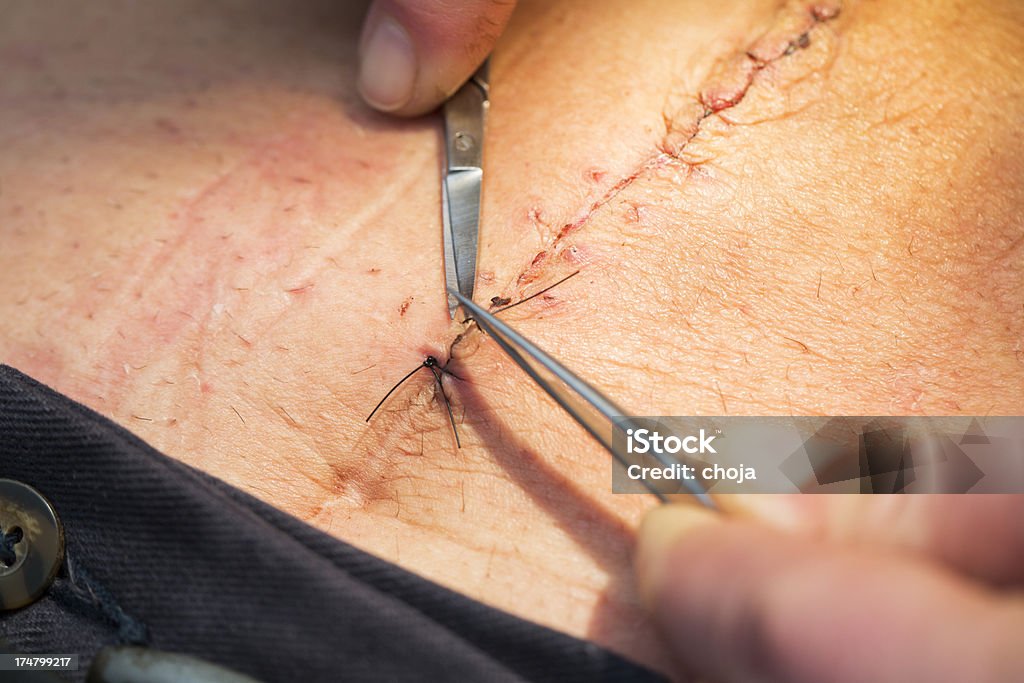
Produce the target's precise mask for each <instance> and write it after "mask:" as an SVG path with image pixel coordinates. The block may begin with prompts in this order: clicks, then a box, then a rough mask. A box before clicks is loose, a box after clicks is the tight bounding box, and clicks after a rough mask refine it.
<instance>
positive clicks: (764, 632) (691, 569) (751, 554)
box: [637, 506, 1024, 683]
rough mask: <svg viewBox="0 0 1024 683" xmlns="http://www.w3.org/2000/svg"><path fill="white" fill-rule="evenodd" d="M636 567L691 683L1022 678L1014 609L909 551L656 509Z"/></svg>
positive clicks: (1021, 616)
mask: <svg viewBox="0 0 1024 683" xmlns="http://www.w3.org/2000/svg"><path fill="white" fill-rule="evenodd" d="M637 550H638V557H637V565H638V566H637V570H638V573H639V579H640V590H641V594H642V595H643V596H644V597H645V599H646V601H647V602H648V604H649V605H650V606H651V611H652V612H653V616H654V619H655V621H656V622H657V623H658V624H659V625H660V626H661V627H662V629H663V631H664V633H665V636H666V639H667V642H668V644H669V646H670V648H671V649H672V651H673V654H675V655H676V657H677V658H678V659H679V660H680V662H681V664H682V665H683V666H684V668H685V670H686V671H687V672H688V673H691V674H696V675H697V676H698V677H701V678H699V679H700V680H703V679H707V680H715V681H722V682H723V683H728V682H732V681H745V682H748V681H758V682H764V683H767V682H772V683H774V682H782V681H786V682H788V683H810V682H812V681H814V682H817V681H833V682H834V683H862V682H863V681H874V682H876V683H880V682H882V681H901V682H902V681H933V682H934V683H946V682H949V683H952V682H953V681H978V682H983V681H984V682H986V683H987V682H994V681H1010V680H1024V654H1022V653H1021V651H1020V645H1019V643H1018V642H1015V641H1017V640H1018V638H1019V636H1018V635H1017V634H1019V633H1020V632H1021V630H1022V629H1024V606H1022V604H1021V599H1020V598H1019V597H1016V598H1015V597H1012V594H999V593H995V592H993V591H990V590H988V589H985V588H981V587H979V586H978V585H976V584H973V583H970V582H968V581H965V580H962V579H960V577H957V576H956V575H954V574H952V573H950V572H948V571H947V570H945V569H944V568H942V567H940V566H938V565H931V564H926V563H924V562H922V561H920V559H918V558H915V557H913V556H911V555H909V554H899V553H896V552H893V551H892V550H891V549H890V550H884V549H875V548H872V547H870V546H864V545H861V546H857V547H852V546H851V547H846V546H841V545H835V544H833V545H829V544H826V543H822V542H815V541H813V540H811V539H807V538H803V537H798V536H793V535H788V534H784V533H781V532H777V531H772V530H770V529H767V528H763V527H759V526H757V525H755V524H750V523H744V522H738V521H730V520H723V519H722V518H719V517H717V516H714V515H712V514H711V513H708V512H707V511H704V510H698V509H691V508H685V507H682V506H663V507H661V508H659V509H656V510H654V511H653V512H651V513H650V514H649V515H648V517H647V519H646V520H645V521H644V525H643V527H642V528H641V531H640V537H639V541H638V549H637Z"/></svg>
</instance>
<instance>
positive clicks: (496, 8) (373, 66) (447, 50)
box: [359, 0, 516, 116]
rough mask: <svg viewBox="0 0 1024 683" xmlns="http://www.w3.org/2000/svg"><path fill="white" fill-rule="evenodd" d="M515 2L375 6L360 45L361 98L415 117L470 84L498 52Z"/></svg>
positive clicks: (383, 2) (420, 0)
mask: <svg viewBox="0 0 1024 683" xmlns="http://www.w3.org/2000/svg"><path fill="white" fill-rule="evenodd" d="M515 5H516V3H515V0H375V2H374V3H373V5H372V6H371V7H370V11H369V13H368V14H367V15H366V22H365V23H364V24H363V35H362V38H361V39H360V43H359V92H360V93H362V96H363V99H365V100H366V101H367V102H368V103H369V104H370V105H371V106H373V107H375V108H377V109H379V110H381V111H386V112H389V113H392V114H398V115H401V116H413V115H416V114H422V113H424V112H427V111H430V110H431V109H433V108H434V107H436V106H437V105H438V104H440V103H441V102H443V101H444V100H445V99H446V98H447V97H448V96H449V95H451V94H452V93H453V92H455V90H456V89H457V88H458V87H459V86H460V85H462V84H463V83H464V82H465V81H466V79H468V78H469V77H470V76H471V75H472V74H473V72H474V71H476V69H477V67H479V66H480V64H481V63H482V62H483V60H484V58H485V57H487V55H488V54H489V53H490V51H491V49H492V48H493V47H494V43H495V42H496V41H497V40H498V37H499V36H500V35H501V33H502V31H504V30H505V25H506V24H507V23H508V19H509V17H510V16H511V14H512V10H513V9H514V8H515Z"/></svg>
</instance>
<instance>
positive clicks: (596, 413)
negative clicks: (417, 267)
mask: <svg viewBox="0 0 1024 683" xmlns="http://www.w3.org/2000/svg"><path fill="white" fill-rule="evenodd" d="M448 293H449V295H450V296H451V297H453V298H455V299H456V300H457V301H458V302H459V303H460V304H462V307H463V308H464V309H465V310H466V311H467V312H468V313H469V317H471V318H472V319H473V320H474V321H475V322H476V324H477V325H479V326H480V329H482V330H483V331H484V332H486V333H487V334H488V335H489V336H490V337H491V338H492V339H494V341H496V342H497V343H498V346H500V347H501V348H502V349H503V350H504V351H505V353H507V354H508V355H509V356H510V357H511V358H512V360H514V361H515V362H516V364H517V365H518V366H519V367H521V368H522V369H523V370H524V371H525V372H526V374H527V375H529V376H530V378H531V379H533V381H534V382H536V383H537V385H538V386H539V387H540V388H541V389H543V390H544V391H545V392H547V394H548V395H549V396H551V398H553V399H555V401H556V402H557V403H558V405H560V406H561V407H562V408H563V409H564V410H565V411H566V412H567V413H569V415H571V416H572V417H573V419H575V420H576V421H577V422H578V423H580V424H581V425H582V426H583V428H584V429H586V430H587V431H588V432H590V434H591V436H593V437H594V438H595V439H597V441H598V442H599V443H600V444H601V445H602V446H604V447H605V448H606V449H607V450H608V452H609V453H611V454H612V457H614V458H615V459H616V460H617V461H618V462H619V463H620V464H622V465H623V466H628V465H629V464H630V463H629V461H628V460H627V458H626V454H625V452H624V448H623V447H622V446H621V445H620V444H619V443H617V442H616V440H615V439H614V438H613V434H614V428H615V427H616V426H618V427H619V428H620V429H622V430H623V431H625V430H627V429H629V428H630V427H631V425H634V424H636V423H635V422H634V421H633V418H631V417H629V416H628V415H626V413H624V412H623V411H622V409H620V408H619V407H618V406H617V405H615V403H613V402H612V400H611V399H609V398H608V397H606V396H605V395H604V394H602V393H601V392H600V391H598V390H597V389H595V388H594V387H592V386H590V384H588V383H587V382H585V381H583V380H582V379H580V378H579V377H578V376H576V375H575V374H574V373H573V372H572V371H570V370H569V369H568V368H566V367H565V366H564V365H562V364H561V363H559V362H558V361H556V360H555V359H554V358H552V357H551V356H550V355H548V354H547V353H545V352H544V351H543V350H541V349H540V348H539V347H538V346H537V345H536V344H534V343H533V342H531V341H529V340H528V339H526V338H525V337H523V336H522V335H521V334H519V333H518V332H516V331H515V330H513V329H512V328H511V327H509V326H508V325H507V324H506V323H504V322H503V321H501V320H499V319H498V318H496V317H495V316H494V315H492V314H491V313H489V312H487V311H486V310H484V309H483V308H482V307H480V306H478V305H477V304H475V303H473V301H472V300H470V299H469V298H468V297H466V296H464V295H463V294H462V293H461V292H458V291H456V290H454V289H451V288H449V290H448ZM620 441H621V440H620ZM653 455H654V457H656V458H657V459H658V460H659V461H660V462H661V464H662V465H665V466H667V467H671V466H672V465H673V464H675V463H673V462H672V460H671V458H670V457H669V456H668V455H666V454H662V453H654V454H653ZM640 481H641V482H642V483H643V484H644V486H645V487H646V488H647V490H648V491H650V492H651V493H652V494H654V495H655V496H657V497H658V499H659V500H661V501H662V502H667V500H668V499H667V498H666V496H665V494H664V493H662V492H661V491H660V490H659V489H658V488H657V487H656V486H654V485H653V484H652V483H650V482H649V481H647V479H641V480H640ZM681 483H682V484H683V485H684V486H686V488H687V489H688V490H689V493H691V494H692V495H693V496H695V497H696V498H697V500H699V501H700V502H701V503H703V504H704V505H705V506H706V507H709V508H712V509H717V506H716V505H715V503H714V501H713V500H712V499H711V496H710V495H709V494H708V492H707V491H706V490H705V489H704V487H703V486H702V485H701V484H700V483H699V482H698V481H696V480H686V479H684V480H682V482H681Z"/></svg>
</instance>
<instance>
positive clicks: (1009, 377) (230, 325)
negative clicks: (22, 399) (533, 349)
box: [0, 0, 1024, 673]
mask: <svg viewBox="0 0 1024 683" xmlns="http://www.w3.org/2000/svg"><path fill="white" fill-rule="evenodd" d="M364 10H365V7H364V6H362V5H348V4H345V3H338V2H327V1H326V0H325V1H322V2H306V3H299V4H296V3H291V2H287V3H286V2H279V3H278V2H266V3H259V4H256V5H252V6H249V5H241V4H236V3H231V2H180V3H173V4H171V3H119V2H113V1H111V2H97V3H70V2H67V3H16V2H12V3H9V4H7V5H6V6H5V7H4V8H3V16H5V21H4V22H3V24H2V25H0V64H2V65H3V66H4V71H5V77H4V79H3V80H2V82H0V149H2V150H3V152H2V153H0V235H2V238H3V250H2V252H0V265H2V268H0V292H2V293H3V296H2V297H0V359H2V360H3V361H4V362H6V363H8V364H10V365H13V366H14V367H17V368H19V369H21V370H23V371H24V372H27V373H28V374H30V375H33V376H34V377H36V378H38V379H39V380H41V381H43V382H46V383H48V384H50V385H51V386H53V387H54V388H56V389H58V390H60V391H62V392H64V393H66V394H68V395H70V396H71V397H72V398H74V399H76V400H79V401H81V402H83V403H84V404H86V405H88V406H90V407H91V408H93V409H95V410H97V411H99V412H100V413H102V414H104V415H106V416H108V417H110V418H111V419H113V420H115V421H116V422H118V423H120V424H122V425H124V426H125V427H127V428H128V429H130V430H132V431H133V432H135V433H136V434H138V435H139V436H141V437H142V438H144V439H145V440H147V441H148V442H149V443H151V444H152V445H153V446H155V447H156V448H158V449H160V450H162V451H163V452H165V453H167V454H168V455H170V456H171V457H174V458H177V459H180V460H182V461H183V462H186V463H188V464H190V465H193V466H195V467H198V468H200V469H202V470H205V471H207V472H209V473H211V474H213V475H215V476H218V477H220V478H222V479H224V480H226V481H228V482H229V483H231V484H233V485H235V486H238V487H240V488H242V489H243V490H246V491H248V492H250V493H252V494H253V495H255V496H257V497H259V498H261V499H263V500H265V501H267V502H269V503H271V504H273V505H275V506H277V507H279V508H281V509H283V510H285V511H287V512H289V513H291V514H294V515H297V516H298V517H300V518H302V519H304V520H307V521H308V522H309V523H311V524H313V525H314V526H317V527H319V528H321V529H323V530H324V531H327V532H328V533H331V534H333V535H335V536H337V537H338V538H341V539H343V540H346V541H348V542H351V543H353V544H355V545H357V546H359V547H361V548H364V549H366V550H368V551H370V552H373V553H375V554H377V555H380V556H381V557H384V558H386V559H388V560H391V561H394V562H397V563H398V564H400V565H402V566H405V567H407V568H409V569H411V570H413V571H416V572H418V573H421V574H423V575H425V576H427V577H429V578H431V579H433V580H436V581H438V582H440V583H442V584H444V585H446V586H450V587H452V588H455V589H456V590H459V591H461V592H464V593H466V594H468V595H470V596H472V597H474V598H477V599H480V600H483V601H484V602H487V603H489V604H492V605H495V606H497V607H500V608H502V609H506V610H509V611H511V612H513V613H515V614H518V615H521V616H523V617H526V618H529V619H532V620H535V621H538V622H540V623H543V624H547V625H550V626H553V627H555V628H558V629H561V630H564V631H567V632H570V633H573V634H576V635H580V636H585V637H588V638H591V639H593V640H595V641H597V642H598V643H601V644H602V645H605V646H608V647H611V648H613V649H615V650H617V651H619V652H622V653H625V654H626V655H628V656H630V657H631V658H633V659H636V660H638V661H640V662H643V663H646V664H648V665H650V666H653V667H656V668H658V669H660V670H662V671H666V672H669V673H673V672H674V669H673V664H672V661H671V658H670V657H669V656H668V655H666V653H665V652H664V651H663V648H662V647H661V645H660V643H659V640H658V637H657V635H656V634H655V633H654V632H653V629H651V628H650V626H649V625H648V622H647V620H646V617H645V616H644V613H643V610H642V609H641V608H640V606H639V600H638V598H637V596H636V593H635V589H634V588H633V583H632V578H631V572H630V561H631V557H630V554H631V546H632V543H633V538H634V529H635V528H636V525H637V523H638V521H639V519H640V517H641V515H642V513H643V512H644V511H645V510H646V509H647V508H649V507H650V506H651V505H652V504H653V503H652V501H651V500H650V499H649V498H648V497H646V496H614V495H612V494H611V493H610V492H609V489H610V471H611V469H610V463H609V459H608V457H607V455H606V454H604V453H603V452H602V451H601V450H600V449H599V448H597V447H596V446H595V445H593V444H592V443H591V442H590V441H589V440H588V438H587V436H586V435H585V433H584V432H583V431H582V429H581V428H579V427H577V426H576V425H575V424H574V423H573V422H572V421H571V420H570V419H569V418H567V417H566V416H565V415H564V414H563V413H562V412H561V411H559V410H557V409H556V408H555V406H554V404H553V403H552V402H551V401H550V400H548V399H547V398H546V397H545V396H543V395H542V394H540V393H539V392H538V390H536V389H535V388H534V387H533V386H532V385H530V384H529V383H528V382H527V381H526V380H525V377H524V376H523V375H522V373H521V372H520V371H519V370H518V369H517V368H515V367H514V366H513V365H512V364H511V362H509V361H507V360H506V359H505V358H504V357H503V355H502V353H501V352H500V351H499V350H498V349H497V347H496V346H495V345H494V344H493V343H492V342H490V341H489V340H487V339H486V338H484V337H483V336H482V335H481V334H480V332H479V331H478V330H476V329H475V328H474V327H473V326H472V325H465V324H461V323H452V322H450V321H449V320H448V317H447V310H446V305H445V300H444V297H443V295H442V287H443V281H444V279H443V273H442V270H441V263H442V259H441V242H440V206H439V201H440V190H439V173H440V168H441V148H440V124H439V120H438V119H437V118H436V117H427V118H424V119H419V120H414V121H396V120H392V119H389V118H387V117H384V116H382V115H379V114H375V113H372V112H371V111H370V110H369V109H368V108H367V107H366V106H365V105H363V104H361V102H360V101H359V99H358V96H357V94H356V90H355V68H356V65H355V62H356V50H357V39H358V27H359V21H360V19H361V17H362V13H363V11H364ZM1022 45H1024V11H1022V8H1021V6H1020V4H1019V3H1015V2H1013V0H1006V1H1004V2H1000V1H996V0H992V1H989V2H977V3H974V2H972V3H967V2H959V3H958V2H952V1H949V2H927V1H924V0H918V1H914V2H867V1H865V2H844V3H842V4H840V3H838V2H820V3H808V2H774V1H772V2H769V1H766V0H764V1H757V2H746V1H740V0H735V1H726V2H718V3H712V4H711V5H709V4H708V3H703V2H696V1H694V2H680V1H677V0H671V1H669V0H666V1H665V2H656V1H648V2H629V3H625V2H623V3H617V2H601V3H594V2H585V1H583V0H580V1H578V2H566V3H543V2H537V3H527V4H525V5H523V6H521V7H520V8H518V9H517V10H516V13H515V14H514V16H513V18H512V20H511V23H510V26H509V29H508V32H507V33H506V34H505V35H504V36H503V38H502V39H501V41H500V42H499V44H498V47H497V49H496V51H495V53H494V55H493V58H492V101H491V114H490V119H489V129H488V138H487V141H486V150H485V164H486V169H485V173H486V181H485V189H484V192H485V196H484V205H483V222H482V227H481V230H482V237H481V251H480V258H479V262H480V271H479V273H478V282H477V295H476V296H477V300H478V301H480V302H487V301H488V300H490V299H491V297H500V298H508V299H510V300H512V301H518V300H520V299H522V298H523V297H525V296H529V295H530V294H531V293H534V292H536V291H539V290H540V289H542V288H543V287H545V286H547V285H549V284H551V283H553V282H555V281H557V280H558V279H559V278H561V277H563V276H565V275H568V274H569V273H572V272H574V271H576V270H579V271H580V272H579V275H577V276H575V277H573V278H572V279H570V280H568V281H566V282H565V283H563V284H561V285H559V286H558V287H556V288H554V289H552V290H551V291H550V292H548V293H547V294H545V295H543V296H541V297H538V298H536V299H533V300H531V301H530V302H527V303H525V304H523V305H522V306H521V307H517V308H515V309H512V310H510V311H508V312H507V313H506V314H503V317H504V318H505V319H506V320H507V321H508V322H510V323H511V324H512V325H513V326H514V327H515V328H516V329H518V330H519V331H521V332H522V333H524V334H525V335H526V336H528V337H529V338H531V339H533V340H534V341H536V342H537V343H538V344H539V345H541V346H542V347H543V348H545V349H547V350H549V351H551V352H552V353H554V354H555V355H556V356H558V357H559V358H560V359H562V360H563V361H564V362H565V363H566V365H568V366H569V367H570V368H572V369H574V370H575V371H577V372H578V373H579V374H580V375H582V376H583V377H585V378H588V379H590V380H591V381H592V382H593V383H594V384H595V385H597V386H598V387H600V388H601V389H602V390H604V391H606V392H607V393H608V394H609V395H610V396H612V397H614V399H615V400H616V401H617V402H618V403H619V404H621V405H622V406H624V407H625V408H626V409H627V410H631V411H634V412H635V413H637V414H640V415H659V414H663V415H673V414H710V415H725V414H752V415H757V414H848V415H885V414H893V415H918V414H921V415H926V414H938V415H957V414H973V415H985V414H995V415H999V414H1019V413H1021V412H1022V409H1024V401H1022V399H1021V396H1022V395H1024V394H1022V390H1024V373H1022V372H1021V370H1022V362H1024V307H1022V303H1021V302H1022V301H1024V296H1022V295H1024V281H1022V278H1021V274H1022V266H1024V225H1022V221H1021V218H1020V216H1021V208H1022V204H1024V190H1022V189H1021V188H1022V187H1024V185H1022V183H1021V180H1022V175H1024V173H1022V172H1024V154H1022V153H1021V152H1022V150H1021V141H1020V138H1019V135H1018V134H1017V133H1016V127H1017V124H1018V123H1019V122H1020V121H1021V120H1022V114H1024V98H1022V91H1021V86H1020V84H1019V77H1018V74H1019V70H1020V67H1021V59H1022V56H1024V55H1022V49H1021V46H1022ZM428 355H433V356H436V357H437V358H438V359H439V360H440V362H441V363H442V364H447V365H446V367H447V369H448V370H450V371H451V372H453V373H455V374H456V375H457V376H458V378H459V379H455V378H451V377H447V376H446V377H445V379H444V387H445V391H446V392H447V394H448V395H449V397H450V398H451V401H452V407H453V411H454V413H455V416H456V420H457V422H458V429H459V435H460V437H461V439H462V446H463V447H462V448H461V449H456V448H455V442H454V438H453V435H452V431H451V425H450V424H449V422H448V417H447V413H446V412H445V408H444V405H443V403H442V402H441V400H440V398H441V397H440V395H439V393H438V390H437V387H436V385H435V383H434V379H433V377H432V376H431V375H430V373H429V372H428V371H427V370H422V371H420V372H418V373H416V374H415V375H414V376H413V377H412V378H411V379H410V380H409V381H408V382H407V383H406V384H405V385H403V386H402V387H401V388H400V389H399V390H398V391H397V392H396V393H395V395H393V396H392V397H391V398H390V399H389V401H388V402H387V403H386V404H385V405H384V406H383V407H382V409H381V411H380V412H379V413H378V414H377V415H375V416H374V418H373V420H372V421H371V422H370V423H369V424H367V423H366V422H365V418H366V416H367V414H368V413H369V412H370V410H371V409H372V408H373V406H374V405H375V404H376V403H377V402H378V401H379V400H380V398H381V397H382V396H383V395H384V394H385V392H387V390H388V389H389V388H390V387H391V386H392V385H393V384H394V383H395V382H396V381H397V380H398V379H400V378H401V377H402V376H403V375H405V374H406V373H407V372H409V371H410V370H412V369H413V368H415V367H416V366H417V365H418V364H419V363H421V362H422V361H423V359H424V358H425V357H426V356H428Z"/></svg>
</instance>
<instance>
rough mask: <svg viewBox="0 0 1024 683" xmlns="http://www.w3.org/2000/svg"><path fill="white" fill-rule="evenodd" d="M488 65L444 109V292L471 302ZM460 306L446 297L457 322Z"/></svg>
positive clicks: (477, 234) (474, 277)
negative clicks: (461, 295)
mask: <svg viewBox="0 0 1024 683" xmlns="http://www.w3.org/2000/svg"><path fill="white" fill-rule="evenodd" d="M487 78H488V64H487V62H484V64H483V66H481V67H480V69H479V70H478V71H477V72H476V74H474V75H473V77H472V78H471V79H470V80H469V81H467V82H466V84H465V85H463V86H462V87H461V88H459V90H458V91H456V93H455V94H454V95H452V97H451V99H449V100H448V101H447V102H445V105H444V129H445V174H444V178H443V179H442V181H441V205H442V219H443V222H444V276H445V287H446V289H454V290H455V291H457V292H460V293H461V294H463V295H464V296H466V297H467V298H469V299H472V298H473V288H474V285H475V283H476V258H477V250H478V244H479V239H480V195H481V187H482V185H483V176H484V171H483V141H484V125H485V120H486V117H487V109H488V106H489V100H488V95H487V93H488V81H487ZM458 306H459V304H458V302H457V301H456V300H455V299H454V298H452V297H451V296H449V297H448V314H449V316H450V317H451V318H453V319H454V318H455V310H456V309H457V308H458Z"/></svg>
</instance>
